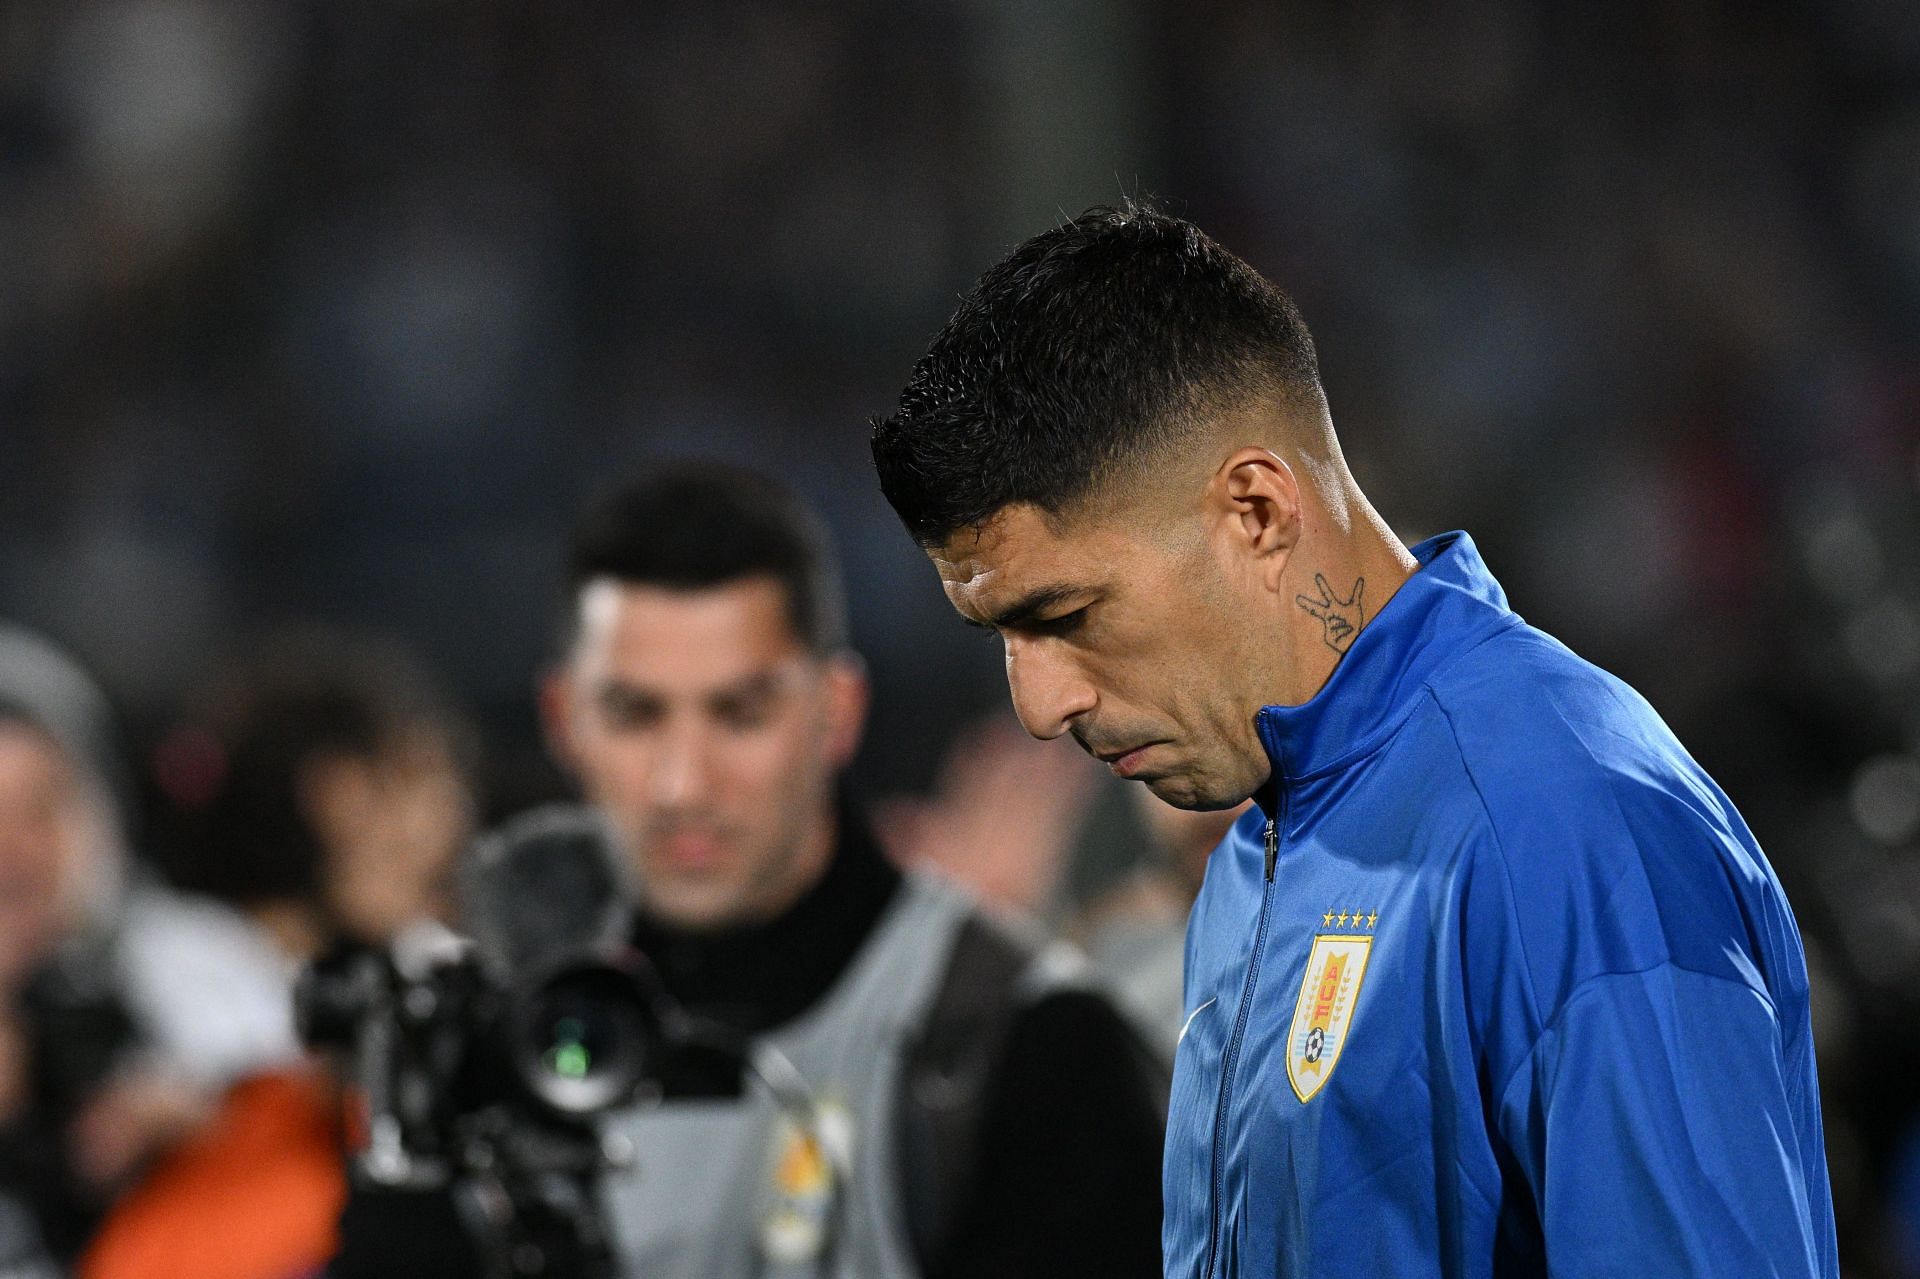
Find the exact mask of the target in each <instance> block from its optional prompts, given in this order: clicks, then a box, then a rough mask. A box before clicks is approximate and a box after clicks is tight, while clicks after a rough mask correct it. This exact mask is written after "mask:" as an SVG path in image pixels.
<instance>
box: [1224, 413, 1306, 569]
mask: <svg viewBox="0 0 1920 1279" xmlns="http://www.w3.org/2000/svg"><path fill="white" fill-rule="evenodd" d="M1206 506H1207V511H1208V514H1209V515H1210V516H1211V517H1212V518H1211V519H1210V521H1209V522H1210V523H1211V524H1212V526H1213V530H1214V536H1215V540H1216V542H1217V543H1218V544H1219V547H1220V549H1221V550H1222V551H1223V552H1225V554H1226V555H1227V556H1228V558H1229V559H1230V560H1232V561H1238V562H1240V563H1242V564H1244V565H1245V566H1246V567H1247V568H1248V569H1249V570H1251V572H1252V573H1254V574H1255V575H1257V577H1258V579H1259V581H1260V583H1261V584H1262V585H1263V586H1265V587H1266V588H1267V589H1268V590H1270V591H1277V590H1279V589H1280V586H1281V578H1282V576H1283V575H1284V573H1285V571H1286V567H1287V561H1288V559H1289V558H1290V557H1291V556H1292V554H1293V548H1294V547H1295V546H1297V545H1298V544H1299V542H1300V532H1301V510H1300V482H1299V480H1298V479H1297V478H1295V476H1294V473H1293V468H1292V467H1290V466H1288V465H1287V464H1286V462H1284V461H1282V460H1281V458H1280V455H1279V454H1277V453H1275V452H1274V451H1273V450H1272V449H1266V448H1260V447H1259V446H1257V445H1248V446H1245V447H1243V448H1238V449H1235V450H1234V451H1233V452H1232V453H1231V454H1229V455H1228V456H1227V458H1226V460H1225V461H1223V462H1221V463H1220V465H1219V467H1218V468H1217V469H1216V470H1215V471H1214V473H1213V478H1212V479H1211V480H1210V481H1209V482H1208V484H1207V495H1206Z"/></svg>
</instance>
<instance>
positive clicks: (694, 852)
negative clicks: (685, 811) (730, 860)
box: [654, 831, 726, 871]
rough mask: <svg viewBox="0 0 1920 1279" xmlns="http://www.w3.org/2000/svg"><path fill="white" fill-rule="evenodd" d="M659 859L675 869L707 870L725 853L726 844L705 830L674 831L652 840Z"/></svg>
mask: <svg viewBox="0 0 1920 1279" xmlns="http://www.w3.org/2000/svg"><path fill="white" fill-rule="evenodd" d="M654 849H655V851H656V853H657V855H658V856H659V859H660V860H661V861H662V862H664V863H665V864H666V865H668V866H670V867H672V868H673V869H675V870H682V871H700V870H707V869H709V868H711V867H712V866H714V865H715V864H717V863H718V862H719V861H720V860H721V859H722V858H723V857H724V856H725V855H726V844H725V842H724V841H722V840H721V839H719V838H718V837H717V836H715V835H712V834H709V833H706V832H693V831H675V832H673V833H671V834H667V835H663V836H661V837H660V838H659V839H657V840H656V841H655V842H654Z"/></svg>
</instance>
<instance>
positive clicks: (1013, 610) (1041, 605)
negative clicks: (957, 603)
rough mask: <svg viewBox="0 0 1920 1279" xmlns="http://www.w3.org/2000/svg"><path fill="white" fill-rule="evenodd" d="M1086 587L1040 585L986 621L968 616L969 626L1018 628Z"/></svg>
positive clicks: (1028, 623) (988, 628)
mask: <svg viewBox="0 0 1920 1279" xmlns="http://www.w3.org/2000/svg"><path fill="white" fill-rule="evenodd" d="M1083 589H1084V588H1082V587H1078V586H1040V587H1036V588H1034V589H1033V590H1031V591H1028V592H1027V593H1026V594H1025V595H1023V596H1021V597H1020V598H1019V599H1017V600H1015V601H1014V602H1013V603H1011V604H1009V605H1007V606H1006V607H1005V608H1002V609H999V610H997V611H995V612H994V613H993V614H992V616H990V617H988V618H987V620H986V621H984V622H983V621H980V620H979V619H977V618H972V617H966V615H965V614H962V615H961V616H962V617H966V622H967V624H968V625H969V626H978V627H981V628H983V629H986V630H996V631H998V630H1018V629H1019V628H1020V627H1022V626H1028V625H1031V624H1032V623H1033V621H1034V620H1035V619H1036V618H1038V617H1039V616H1040V615H1041V614H1042V613H1045V612H1048V611H1049V610H1051V609H1053V608H1056V607H1058V606H1059V605H1060V604H1062V603H1064V602H1065V601H1067V600H1069V599H1072V598H1073V597H1074V596H1076V595H1079V594H1080V593H1081V592H1082V590H1083Z"/></svg>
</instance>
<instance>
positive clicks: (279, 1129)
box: [78, 1071, 347, 1279]
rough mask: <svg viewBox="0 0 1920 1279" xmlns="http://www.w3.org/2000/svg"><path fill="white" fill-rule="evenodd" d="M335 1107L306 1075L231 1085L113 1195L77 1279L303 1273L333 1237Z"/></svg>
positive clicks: (337, 1167) (268, 1278) (315, 1077)
mask: <svg viewBox="0 0 1920 1279" xmlns="http://www.w3.org/2000/svg"><path fill="white" fill-rule="evenodd" d="M346 1195H347V1182H346V1173H345V1162H344V1158H343V1155H342V1147H341V1133H340V1118H339V1106H338V1103H337V1098H336V1095H335V1092H334V1089H333V1086H332V1085H331V1084H329V1083H328V1082H327V1081H326V1080H325V1079H324V1078H323V1077H322V1076H320V1075H319V1074H317V1073H312V1072H305V1071H287V1072H279V1073H274V1074H266V1075H258V1076H255V1077H253V1078H251V1079H246V1080H242V1081H241V1082H240V1083H238V1084H235V1085H234V1086H233V1088H232V1089H231V1090H230V1091H229V1092H228V1093H227V1095H226V1097H225V1099H224V1100H223V1101H222V1103H221V1106H220V1110H219V1112H218V1113H217V1115H216V1116H215V1117H214V1120H213V1122H212V1123H210V1124H209V1125H208V1126H207V1127H206V1128H205V1129H204V1130H203V1131H201V1132H200V1133H198V1134H196V1135H194V1136H193V1137H190V1138H188V1139H187V1140H186V1141H184V1142H183V1143H181V1145H180V1146H179V1147H177V1148H176V1149H174V1150H173V1151H172V1152H170V1153H169V1154H168V1155H166V1156H165V1157H164V1158H162V1159H161V1160H160V1161H159V1162H158V1163H157V1164H155V1165H154V1168H153V1170H152V1171H151V1172H150V1173H149V1174H148V1175H147V1177H146V1178H145V1179H144V1180H142V1181H141V1182H140V1184H139V1185H137V1186H136V1187H135V1188H134V1189H133V1190H132V1191H130V1192H129V1193H128V1194H127V1195H126V1196H124V1197H123V1198H122V1199H121V1200H120V1202H119V1203H118V1204H117V1205H115V1207H114V1209H113V1211H112V1213H110V1214H109V1215H108V1217H107V1221H106V1224H105V1225H104V1226H103V1227H102V1228H101V1230H100V1233H99V1235H98V1236H97V1237H96V1238H95V1240H94V1242H93V1245H92V1246H91V1247H90V1248H89V1249H88V1251H87V1254H86V1256H85V1258H84V1259H83V1260H82V1262H81V1264H80V1268H79V1272H78V1273H79V1276H80V1279H174V1277H175V1276H178V1277H179V1279H303V1277H305V1276H309V1275H317V1274H319V1273H320V1271H321V1270H322V1269H323V1268H324V1267H325V1265H326V1263H327V1261H328V1260H329V1259H331V1258H332V1256H333V1255H334V1253H335V1252H336V1251H337V1250H338V1247H339V1237H338V1229H337V1227H338V1221H339V1217H340V1210H341V1208H342V1207H343V1206H344V1204H345V1202H346Z"/></svg>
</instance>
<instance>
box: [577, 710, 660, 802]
mask: <svg viewBox="0 0 1920 1279" xmlns="http://www.w3.org/2000/svg"><path fill="white" fill-rule="evenodd" d="M658 758H659V749H658V745H657V743H656V742H655V740H654V738H653V737H652V736H651V735H650V734H646V733H614V732H608V731H606V730H603V729H599V728H594V729H590V730H588V731H586V732H583V733H582V734H581V735H580V737H579V739H578V740H577V742H576V743H575V759H574V767H575V768H576V769H577V770H578V772H579V774H580V782H581V785H582V786H583V787H584V788H585V790H586V792H587V795H588V797H589V798H591V799H595V800H609V799H620V798H626V797H637V796H642V795H644V794H646V791H647V782H648V779H649V778H650V777H652V775H653V769H654V766H655V764H656V762H657V761H658Z"/></svg>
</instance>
